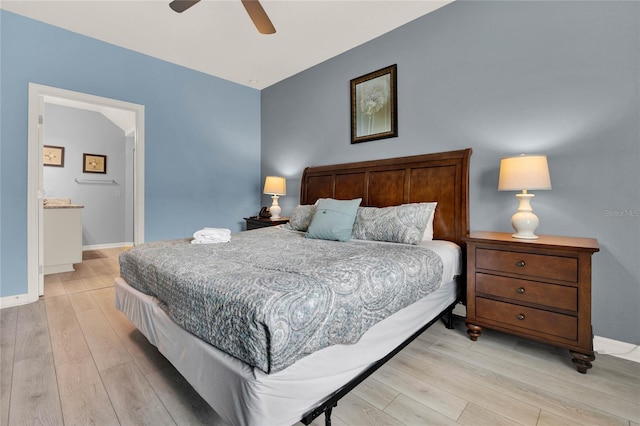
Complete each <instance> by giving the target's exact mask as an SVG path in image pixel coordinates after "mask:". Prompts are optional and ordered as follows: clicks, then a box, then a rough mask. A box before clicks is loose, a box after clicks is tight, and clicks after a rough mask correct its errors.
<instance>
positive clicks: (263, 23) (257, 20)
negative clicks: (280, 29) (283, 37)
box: [242, 0, 276, 34]
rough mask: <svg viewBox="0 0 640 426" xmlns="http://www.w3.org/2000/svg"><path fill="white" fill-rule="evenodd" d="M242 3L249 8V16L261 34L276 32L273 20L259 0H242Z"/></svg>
mask: <svg viewBox="0 0 640 426" xmlns="http://www.w3.org/2000/svg"><path fill="white" fill-rule="evenodd" d="M242 5H243V6H244V8H245V9H246V10H247V13H248V14H249V17H250V18H251V20H252V21H253V24H254V25H255V26H256V28H257V29H258V32H260V34H274V33H275V32H276V29H275V28H274V26H273V24H272V23H271V20H270V19H269V17H268V16H267V13H266V12H265V11H264V9H263V8H262V5H261V4H260V2H259V1H258V0H242Z"/></svg>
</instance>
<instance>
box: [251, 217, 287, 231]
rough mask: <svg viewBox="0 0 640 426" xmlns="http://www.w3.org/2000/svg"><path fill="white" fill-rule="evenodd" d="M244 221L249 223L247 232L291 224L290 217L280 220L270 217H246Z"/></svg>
mask: <svg viewBox="0 0 640 426" xmlns="http://www.w3.org/2000/svg"><path fill="white" fill-rule="evenodd" d="M243 219H244V220H245V221H246V222H247V231H249V230H251V229H258V228H266V227H267V226H276V225H282V224H284V223H287V222H289V218H288V217H281V218H280V219H271V218H268V217H267V218H264V217H259V216H254V217H245V218H243Z"/></svg>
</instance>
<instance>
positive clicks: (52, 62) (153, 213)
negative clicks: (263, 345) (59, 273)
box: [0, 10, 260, 297]
mask: <svg viewBox="0 0 640 426" xmlns="http://www.w3.org/2000/svg"><path fill="white" fill-rule="evenodd" d="M0 43H1V45H0V66H1V68H0V69H1V75H0V94H1V96H0V98H1V101H0V102H1V104H0V120H1V123H2V126H1V127H0V142H1V144H0V185H1V188H0V189H1V192H0V194H1V197H2V201H1V204H0V225H1V234H0V253H1V258H0V297H5V296H12V295H18V294H25V293H26V292H27V110H28V85H29V82H33V83H38V84H43V85H47V86H53V87H58V88H62V89H67V90H73V91H77V92H82V93H88V94H91V95H97V96H103V97H107V98H113V99H118V100H123V101H127V102H133V103H137V104H141V105H144V106H145V240H146V241H153V240H160V239H169V238H181V237H187V236H190V235H191V234H193V232H195V231H196V230H197V229H200V228H202V227H205V226H215V227H227V228H231V229H232V230H233V231H239V230H241V225H242V217H243V216H246V215H248V214H251V213H253V212H256V211H257V210H258V207H259V204H258V203H259V200H260V92H259V91H258V90H255V89H251V88H247V87H244V86H240V85H238V84H235V83H231V82H229V81H226V80H222V79H219V78H216V77H212V76H209V75H206V74H203V73H199V72H196V71H193V70H189V69H186V68H184V67H180V66H176V65H173V64H170V63H168V62H164V61H161V60H158V59H154V58H152V57H149V56H146V55H142V54H139V53H135V52H132V51H130V50H126V49H123V48H120V47H116V46H113V45H110V44H107V43H103V42H100V41H97V40H95V39H92V38H89V37H85V36H82V35H78V34H75V33H72V32H69V31H67V30H62V29H59V28H56V27H53V26H51V25H47V24H43V23H41V22H37V21H34V20H31V19H28V18H24V17H22V16H19V15H16V14H13V13H10V12H6V11H4V10H2V11H0Z"/></svg>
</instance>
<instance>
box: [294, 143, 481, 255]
mask: <svg viewBox="0 0 640 426" xmlns="http://www.w3.org/2000/svg"><path fill="white" fill-rule="evenodd" d="M470 157H471V148H468V149H464V150H460V151H450V152H441V153H437V154H425V155H414V156H410V157H398V158H388V159H384V160H375V161H362V162H357V163H345V164H336V165H329V166H317V167H307V168H306V169H305V170H304V173H303V174H302V183H301V185H300V204H313V203H315V202H316V200H317V199H318V198H336V199H341V200H349V199H353V198H362V204H361V205H362V206H369V207H387V206H395V205H399V204H407V203H420V202H432V201H437V202H438V207H437V208H436V214H435V217H434V221H433V231H434V232H433V234H434V238H435V239H439V240H449V241H453V242H455V243H456V244H458V245H460V246H463V245H464V241H463V240H462V238H463V237H465V236H466V235H467V234H468V233H469V159H470Z"/></svg>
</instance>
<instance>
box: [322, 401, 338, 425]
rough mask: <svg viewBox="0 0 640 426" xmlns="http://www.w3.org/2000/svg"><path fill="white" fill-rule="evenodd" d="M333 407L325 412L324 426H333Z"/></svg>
mask: <svg viewBox="0 0 640 426" xmlns="http://www.w3.org/2000/svg"><path fill="white" fill-rule="evenodd" d="M336 405H338V404H336ZM336 405H334V406H333V407H335V406H336ZM333 407H327V409H326V410H324V426H331V411H333Z"/></svg>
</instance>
